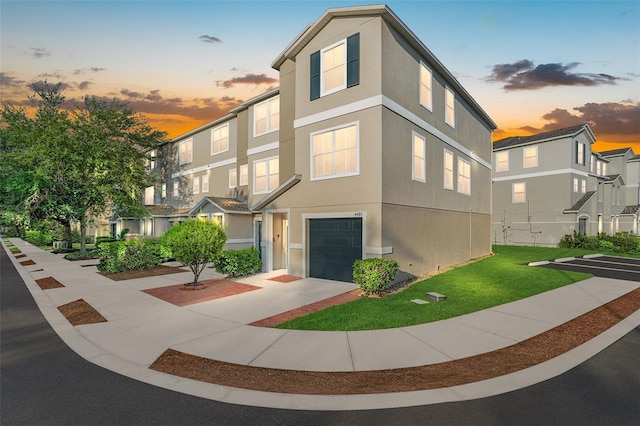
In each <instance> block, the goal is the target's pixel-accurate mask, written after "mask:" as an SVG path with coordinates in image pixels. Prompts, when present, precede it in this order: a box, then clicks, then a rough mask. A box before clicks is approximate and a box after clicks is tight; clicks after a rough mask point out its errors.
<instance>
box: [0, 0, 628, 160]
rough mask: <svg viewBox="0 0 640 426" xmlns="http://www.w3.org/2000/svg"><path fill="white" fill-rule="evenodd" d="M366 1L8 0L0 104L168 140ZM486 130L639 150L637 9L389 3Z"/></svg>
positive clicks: (243, 93) (240, 97) (271, 74)
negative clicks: (112, 107)
mask: <svg viewBox="0 0 640 426" xmlns="http://www.w3.org/2000/svg"><path fill="white" fill-rule="evenodd" d="M373 3H376V2H375V1H364V2H358V1H336V0H333V1H324V0H315V1H278V2H276V1H243V0H236V1H142V0H140V1H87V0H85V1H65V2H58V1H42V2H36V1H7V0H2V2H1V3H0V15H1V22H0V26H1V30H0V31H1V34H0V35H1V55H0V60H1V63H0V100H2V101H3V102H13V103H24V102H26V100H27V96H28V95H30V94H32V91H31V89H30V88H29V85H30V84H33V83H38V82H41V81H44V80H46V81H48V82H49V83H58V82H62V83H63V85H62V87H63V89H64V91H63V93H64V94H65V96H66V97H67V98H69V99H80V98H81V97H82V96H83V95H96V96H105V97H108V98H114V97H115V98H119V99H122V100H126V101H128V102H129V104H130V106H131V107H132V108H133V109H134V110H135V111H137V112H140V113H142V114H144V115H145V116H146V117H147V119H148V121H149V123H150V124H151V125H153V126H154V127H156V128H158V129H160V130H164V131H167V132H168V133H169V136H170V137H175V136H178V135H180V134H181V133H184V132H186V131H188V130H191V129H193V128H195V127H198V126H199V125H201V124H204V123H207V122H209V121H212V120H214V119H216V118H218V117H220V116H222V115H224V114H225V113H226V112H227V111H228V110H229V109H230V108H233V107H234V106H236V105H238V103H240V102H242V101H244V100H247V99H250V98H252V97H254V96H256V95H258V94H260V93H262V92H264V91H266V90H268V89H270V88H273V87H276V86H277V85H278V73H277V72H276V71H275V70H274V69H272V68H271V63H272V62H273V60H274V59H275V58H276V57H277V56H278V54H279V53H280V52H281V51H282V50H283V49H284V48H285V47H286V46H287V45H288V44H289V43H290V42H291V41H292V40H293V39H294V38H295V37H296V36H297V35H298V33H299V32H300V31H301V30H302V29H303V28H304V27H305V25H307V24H309V23H311V22H314V21H315V20H316V19H317V18H318V17H320V15H321V14H322V13H323V12H324V11H325V10H326V9H327V8H331V7H339V6H348V5H357V4H373ZM386 4H387V5H388V6H389V7H390V8H391V9H392V10H393V11H394V12H395V13H396V15H398V17H399V18H400V19H401V20H402V21H403V22H404V23H405V24H406V25H407V26H408V27H409V28H410V29H411V30H412V31H413V32H414V33H415V34H416V35H417V37H418V38H419V39H420V40H422V42H423V43H424V44H425V45H426V46H427V47H428V48H429V49H430V50H431V51H432V52H433V53H434V54H435V55H436V57H438V58H439V59H440V61H441V62H442V63H443V64H444V65H445V66H446V67H447V68H448V69H449V70H450V71H451V72H452V73H453V74H454V75H455V76H456V77H457V78H458V80H459V81H460V82H461V83H462V85H463V86H464V87H465V88H466V89H467V90H468V92H469V93H470V94H471V95H472V96H473V97H474V98H475V99H476V101H477V102H478V103H479V104H480V105H481V106H482V107H483V108H484V110H485V111H486V112H487V113H488V114H489V115H490V116H491V117H492V118H493V120H494V121H495V122H496V123H497V124H498V127H499V129H498V130H497V131H496V132H495V134H494V139H495V140H498V139H501V138H503V137H506V136H511V135H527V134H531V133H538V132H542V131H547V130H553V129H557V128H560V127H566V126H571V125H574V124H580V123H584V122H588V123H589V124H590V125H591V128H592V130H593V131H594V133H595V135H596V137H597V139H598V143H597V145H596V146H595V149H596V150H600V151H604V150H607V149H615V148H621V147H626V146H631V147H633V148H634V150H635V152H636V153H637V154H640V2H638V1H615V0H614V1H563V2H556V1H497V2H485V1H446V2H445V1H420V0H415V1H388V2H387V3H386Z"/></svg>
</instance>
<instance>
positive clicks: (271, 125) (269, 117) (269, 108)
mask: <svg viewBox="0 0 640 426" xmlns="http://www.w3.org/2000/svg"><path fill="white" fill-rule="evenodd" d="M279 127H280V96H276V97H275V98H272V99H267V100H266V101H264V102H261V103H259V104H256V106H255V107H253V135H254V136H258V135H262V134H264V133H269V132H273V131H275V130H278V128H279Z"/></svg>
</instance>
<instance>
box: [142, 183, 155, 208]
mask: <svg viewBox="0 0 640 426" xmlns="http://www.w3.org/2000/svg"><path fill="white" fill-rule="evenodd" d="M154 193H155V188H154V187H153V186H149V187H147V188H145V189H144V205H145V206H151V205H153V196H154V195H155V194H154Z"/></svg>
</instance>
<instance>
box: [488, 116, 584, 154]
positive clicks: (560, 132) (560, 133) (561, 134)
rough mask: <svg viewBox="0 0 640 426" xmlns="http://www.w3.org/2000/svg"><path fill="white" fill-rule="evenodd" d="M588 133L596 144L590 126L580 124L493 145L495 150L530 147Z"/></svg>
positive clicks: (500, 141)
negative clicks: (530, 145) (533, 144)
mask: <svg viewBox="0 0 640 426" xmlns="http://www.w3.org/2000/svg"><path fill="white" fill-rule="evenodd" d="M582 131H586V132H587V133H588V134H589V136H590V137H591V139H593V141H594V142H595V140H596V137H595V136H594V135H593V133H592V132H591V129H590V128H589V125H588V124H586V123H585V124H579V125H577V126H571V127H563V128H562V129H557V130H551V131H550V132H544V133H539V134H537V135H530V136H510V137H508V138H504V139H500V140H497V141H495V142H494V143H493V150H494V151H495V150H498V149H504V148H512V147H514V146H520V145H529V144H532V143H540V142H549V141H552V140H556V139H560V138H565V137H567V136H571V137H573V136H575V135H577V134H578V133H580V132H582Z"/></svg>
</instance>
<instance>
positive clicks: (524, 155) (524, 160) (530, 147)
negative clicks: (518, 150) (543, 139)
mask: <svg viewBox="0 0 640 426" xmlns="http://www.w3.org/2000/svg"><path fill="white" fill-rule="evenodd" d="M528 149H535V150H536V155H535V158H536V164H534V165H531V166H527V156H526V154H525V152H526V151H527V150H528ZM533 167H538V145H529V146H524V147H522V168H523V169H531V168H533Z"/></svg>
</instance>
